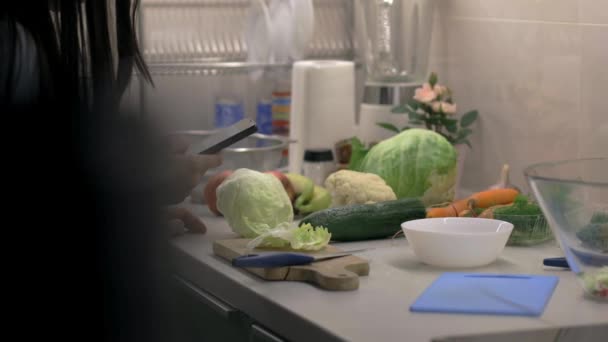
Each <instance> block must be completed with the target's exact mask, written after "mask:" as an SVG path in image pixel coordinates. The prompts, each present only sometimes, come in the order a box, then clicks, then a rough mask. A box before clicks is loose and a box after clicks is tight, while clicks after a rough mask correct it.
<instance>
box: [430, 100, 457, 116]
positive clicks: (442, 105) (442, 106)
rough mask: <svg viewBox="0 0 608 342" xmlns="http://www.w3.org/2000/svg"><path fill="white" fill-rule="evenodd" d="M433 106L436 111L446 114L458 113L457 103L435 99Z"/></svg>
mask: <svg viewBox="0 0 608 342" xmlns="http://www.w3.org/2000/svg"><path fill="white" fill-rule="evenodd" d="M431 108H433V111H434V112H443V113H445V114H455V113H456V104H451V103H448V102H439V101H435V102H433V103H431Z"/></svg>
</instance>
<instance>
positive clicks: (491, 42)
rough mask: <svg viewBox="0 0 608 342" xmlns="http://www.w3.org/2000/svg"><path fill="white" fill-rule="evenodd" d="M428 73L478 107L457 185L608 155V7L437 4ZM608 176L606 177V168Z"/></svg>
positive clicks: (446, 0)
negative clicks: (507, 169) (505, 167)
mask: <svg viewBox="0 0 608 342" xmlns="http://www.w3.org/2000/svg"><path fill="white" fill-rule="evenodd" d="M435 19H436V20H435V21H434V29H433V44H432V51H431V54H432V59H431V63H430V64H431V69H432V70H435V71H438V72H439V74H440V80H441V81H444V82H446V83H447V84H448V85H449V86H450V87H452V89H453V90H454V93H455V94H454V96H455V100H456V102H457V103H458V106H459V110H460V111H466V110H469V109H473V108H474V109H478V110H479V112H480V119H479V120H478V122H477V123H476V125H475V126H474V135H473V137H472V144H473V149H472V150H469V151H468V154H467V157H466V163H465V174H464V176H463V183H462V184H463V186H464V187H465V188H468V189H470V190H479V189H482V188H484V187H485V186H486V185H489V184H492V183H494V182H495V181H496V178H497V177H498V173H499V171H500V169H501V165H502V164H503V163H509V164H510V165H511V166H512V180H513V181H514V182H516V184H518V185H520V186H522V187H524V188H526V189H527V184H525V179H524V176H523V169H524V167H525V166H526V165H529V164H531V163H534V162H540V161H547V160H556V159H568V158H579V157H593V156H608V1H607V0H438V6H437V13H436V17H435ZM607 172H608V170H607Z"/></svg>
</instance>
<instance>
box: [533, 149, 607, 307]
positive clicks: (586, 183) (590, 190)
mask: <svg viewBox="0 0 608 342" xmlns="http://www.w3.org/2000/svg"><path fill="white" fill-rule="evenodd" d="M524 174H525V176H526V178H527V180H528V182H529V184H530V186H531V187H532V191H533V192H534V194H535V196H536V198H537V200H538V201H539V204H540V206H541V208H542V211H543V213H544V214H545V217H546V218H547V221H548V222H549V225H550V227H551V230H552V231H553V235H554V236H555V238H556V239H557V241H558V242H559V244H560V247H561V248H562V250H563V251H564V254H565V256H566V259H567V261H568V265H569V266H570V269H571V270H572V271H573V272H574V273H576V274H577V275H578V276H579V279H580V282H581V285H582V286H583V288H584V290H585V293H586V294H587V295H588V297H590V298H594V299H598V300H601V301H605V302H608V158H595V159H578V160H567V161H557V162H547V163H539V164H534V165H531V166H529V167H528V168H526V170H524Z"/></svg>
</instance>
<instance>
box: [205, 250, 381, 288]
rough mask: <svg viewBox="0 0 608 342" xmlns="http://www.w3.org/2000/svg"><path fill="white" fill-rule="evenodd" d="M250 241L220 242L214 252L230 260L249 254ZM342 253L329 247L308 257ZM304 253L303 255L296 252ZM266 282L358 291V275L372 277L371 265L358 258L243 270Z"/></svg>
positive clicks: (352, 256) (254, 251) (350, 256)
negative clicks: (294, 283)
mask: <svg viewBox="0 0 608 342" xmlns="http://www.w3.org/2000/svg"><path fill="white" fill-rule="evenodd" d="M249 241H250V240H249V239H231V240H218V241H215V242H214V243H213V253H215V255H217V256H219V257H221V258H224V259H226V260H228V261H232V259H234V258H236V257H238V256H241V255H245V254H247V248H246V245H247V243H248V242H249ZM270 251H276V250H272V249H254V250H253V251H252V252H251V253H264V252H270ZM341 251H342V250H341V249H339V248H337V247H334V246H327V247H325V249H323V250H322V251H318V252H312V253H307V254H312V255H323V254H328V253H338V252H341ZM297 253H301V252H297ZM244 269H245V270H247V271H249V272H251V273H253V274H256V275H258V276H260V277H261V278H262V279H265V280H275V281H304V282H308V283H312V284H315V285H317V286H319V287H320V288H322V289H325V290H333V291H349V290H356V289H358V288H359V276H366V275H368V274H369V262H368V261H367V260H365V259H362V258H359V257H357V256H355V255H348V256H344V257H340V258H335V259H329V260H323V261H318V262H313V263H312V264H310V265H304V266H289V267H275V268H244Z"/></svg>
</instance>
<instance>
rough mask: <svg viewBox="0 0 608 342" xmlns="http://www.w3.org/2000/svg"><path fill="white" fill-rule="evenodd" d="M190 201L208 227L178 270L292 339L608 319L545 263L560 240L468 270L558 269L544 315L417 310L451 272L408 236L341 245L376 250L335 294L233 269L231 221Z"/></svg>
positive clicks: (403, 337)
mask: <svg viewBox="0 0 608 342" xmlns="http://www.w3.org/2000/svg"><path fill="white" fill-rule="evenodd" d="M188 205H189V206H190V207H191V209H193V211H194V212H196V213H197V214H199V215H200V216H202V218H203V220H204V221H205V223H206V225H207V228H208V232H207V233H206V234H205V235H199V234H186V235H183V236H179V237H177V238H175V239H174V241H173V245H174V247H175V252H176V255H177V266H178V271H177V272H178V276H179V277H181V278H183V279H185V280H187V281H188V282H189V283H191V284H193V285H194V286H196V287H197V288H200V289H201V290H204V291H206V292H207V293H210V294H212V295H213V296H214V297H215V298H217V299H219V300H220V301H221V302H223V303H225V305H224V306H227V307H230V308H234V309H236V310H238V311H240V312H242V313H244V314H245V315H247V316H249V317H251V318H252V319H254V320H255V321H256V322H258V323H259V324H261V325H262V326H265V327H268V328H269V329H271V330H272V331H273V332H275V333H276V334H278V335H280V336H282V337H283V338H285V339H288V340H293V341H339V340H348V341H430V340H432V339H436V338H441V337H447V336H463V335H475V334H484V333H496V332H506V331H520V330H530V329H543V328H549V327H564V326H582V325H594V324H607V325H608V304H605V303H598V302H594V301H591V300H587V299H585V298H583V293H582V288H581V287H580V285H579V284H578V283H577V280H576V277H575V275H574V274H573V273H572V272H570V271H567V270H554V269H551V270H549V269H545V268H544V267H543V265H542V260H543V258H546V257H556V256H561V255H562V253H561V251H560V249H559V248H558V247H557V245H556V243H555V242H553V241H552V242H548V243H545V244H543V245H540V246H535V247H507V248H505V250H504V252H503V253H502V255H501V257H500V258H499V259H498V260H497V261H496V262H494V263H493V264H491V265H488V266H485V267H480V268H476V269H469V270H467V271H471V272H490V273H518V274H545V275H548V274H553V275H558V276H559V277H560V281H559V283H558V285H557V288H556V289H555V292H554V293H553V296H552V298H551V300H550V301H549V303H548V305H547V307H546V310H545V312H544V314H543V315H542V316H541V317H518V316H515V317H510V316H488V315H462V314H433V313H412V312H410V311H409V306H410V304H412V303H413V302H414V300H415V299H416V298H417V297H418V296H419V295H420V294H421V293H422V292H423V291H424V290H425V289H426V288H427V287H428V286H429V285H430V284H431V283H432V282H433V281H434V280H435V279H436V278H437V277H438V276H439V275H440V274H441V273H442V272H444V271H449V270H445V269H438V268H434V267H431V266H427V265H425V264H422V263H420V262H419V261H417V259H416V257H415V256H414V254H413V252H412V250H411V249H410V248H409V247H408V244H407V241H406V240H405V239H396V240H390V239H387V240H376V241H367V242H355V243H340V244H335V245H336V246H339V247H341V248H344V249H355V248H374V249H372V250H368V251H366V252H364V253H360V254H357V255H358V256H361V257H363V258H365V259H368V260H369V261H370V266H371V271H370V275H369V276H367V277H361V278H360V286H359V289H358V290H355V291H347V292H331V291H325V290H321V289H319V288H317V287H315V286H313V285H311V284H307V283H301V282H282V281H281V282H268V281H264V280H262V279H260V278H258V277H256V276H255V275H253V274H250V273H248V272H246V271H244V270H241V269H237V268H233V267H232V266H231V265H230V264H229V263H228V262H226V261H225V260H223V259H220V258H218V257H216V256H214V255H213V251H212V242H213V241H214V240H218V239H229V238H236V236H235V235H234V234H233V233H232V232H231V230H230V228H229V227H228V225H227V224H226V222H225V221H224V219H223V218H217V217H213V216H212V215H211V214H210V213H209V212H208V211H207V209H206V207H203V206H201V205H196V204H188ZM203 324H204V323H203ZM605 331H606V330H605V329H602V332H605ZM520 340H521V339H520Z"/></svg>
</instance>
